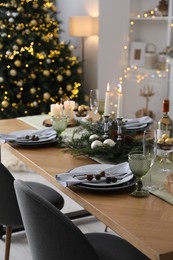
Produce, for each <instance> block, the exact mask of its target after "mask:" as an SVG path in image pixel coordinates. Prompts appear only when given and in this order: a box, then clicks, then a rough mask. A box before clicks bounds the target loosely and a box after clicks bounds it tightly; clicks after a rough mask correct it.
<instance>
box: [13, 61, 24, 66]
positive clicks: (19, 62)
mask: <svg viewBox="0 0 173 260" xmlns="http://www.w3.org/2000/svg"><path fill="white" fill-rule="evenodd" d="M21 64H22V63H21V61H20V60H15V62H14V65H15V66H16V67H20V66H21Z"/></svg>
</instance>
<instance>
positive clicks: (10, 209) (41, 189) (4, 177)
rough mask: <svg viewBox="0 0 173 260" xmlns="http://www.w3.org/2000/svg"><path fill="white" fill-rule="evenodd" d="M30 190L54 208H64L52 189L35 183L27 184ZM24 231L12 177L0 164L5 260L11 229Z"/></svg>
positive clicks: (7, 257) (8, 250) (0, 229)
mask: <svg viewBox="0 0 173 260" xmlns="http://www.w3.org/2000/svg"><path fill="white" fill-rule="evenodd" d="M27 185H29V186H30V188H31V189H32V190H34V191H35V192H37V193H38V194H40V195H41V196H43V197H44V198H46V199H47V200H48V201H49V202H50V203H51V204H53V205H54V206H55V207H56V208H58V209H62V208H63V206H64V199H63V197H62V196H61V195H60V194H59V193H58V192H56V191H55V190H54V189H52V188H50V187H48V186H46V185H43V184H41V183H37V182H27ZM15 227H17V229H19V230H22V229H23V230H24V228H23V222H22V218H21V214H20V210H19V207H18V202H17V198H16V193H15V190H14V177H13V176H12V174H11V173H10V171H9V170H8V169H7V168H6V167H5V166H4V165H3V164H2V163H0V231H1V237H2V232H3V231H4V229H5V233H6V237H5V260H8V259H9V254H10V245H11V234H12V230H13V228H15Z"/></svg>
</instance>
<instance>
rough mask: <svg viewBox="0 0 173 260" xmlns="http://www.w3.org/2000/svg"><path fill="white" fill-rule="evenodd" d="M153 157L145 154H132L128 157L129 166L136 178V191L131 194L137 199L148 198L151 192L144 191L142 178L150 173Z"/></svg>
mask: <svg viewBox="0 0 173 260" xmlns="http://www.w3.org/2000/svg"><path fill="white" fill-rule="evenodd" d="M151 160H152V158H151V156H148V155H147V154H143V152H138V151H137V152H131V153H129V155H128V161H129V166H130V169H131V171H132V173H133V174H134V176H135V177H136V189H135V190H134V191H133V192H132V193H131V195H132V196H135V197H148V196H149V194H150V193H149V191H148V190H145V189H143V183H142V177H143V176H144V175H145V174H146V173H147V172H148V171H149V169H150V167H151Z"/></svg>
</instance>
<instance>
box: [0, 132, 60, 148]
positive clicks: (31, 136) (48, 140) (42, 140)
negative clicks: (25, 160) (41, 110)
mask: <svg viewBox="0 0 173 260" xmlns="http://www.w3.org/2000/svg"><path fill="white" fill-rule="evenodd" d="M0 136H1V142H9V143H11V144H15V145H21V146H42V145H47V144H52V143H55V142H56V141H57V138H56V136H57V134H56V132H55V131H54V130H53V128H51V129H50V128H49V129H43V130H22V131H16V132H12V133H11V134H8V135H7V134H0Z"/></svg>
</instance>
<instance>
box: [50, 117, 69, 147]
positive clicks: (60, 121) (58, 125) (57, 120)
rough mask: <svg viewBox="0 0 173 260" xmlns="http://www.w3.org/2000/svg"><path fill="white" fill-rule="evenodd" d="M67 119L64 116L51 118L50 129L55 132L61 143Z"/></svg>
mask: <svg viewBox="0 0 173 260" xmlns="http://www.w3.org/2000/svg"><path fill="white" fill-rule="evenodd" d="M67 124H68V117H67V116H64V115H59V116H52V127H53V129H54V130H55V131H56V132H57V138H58V139H59V142H61V141H62V133H63V132H64V130H65V129H66V128H67Z"/></svg>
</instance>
